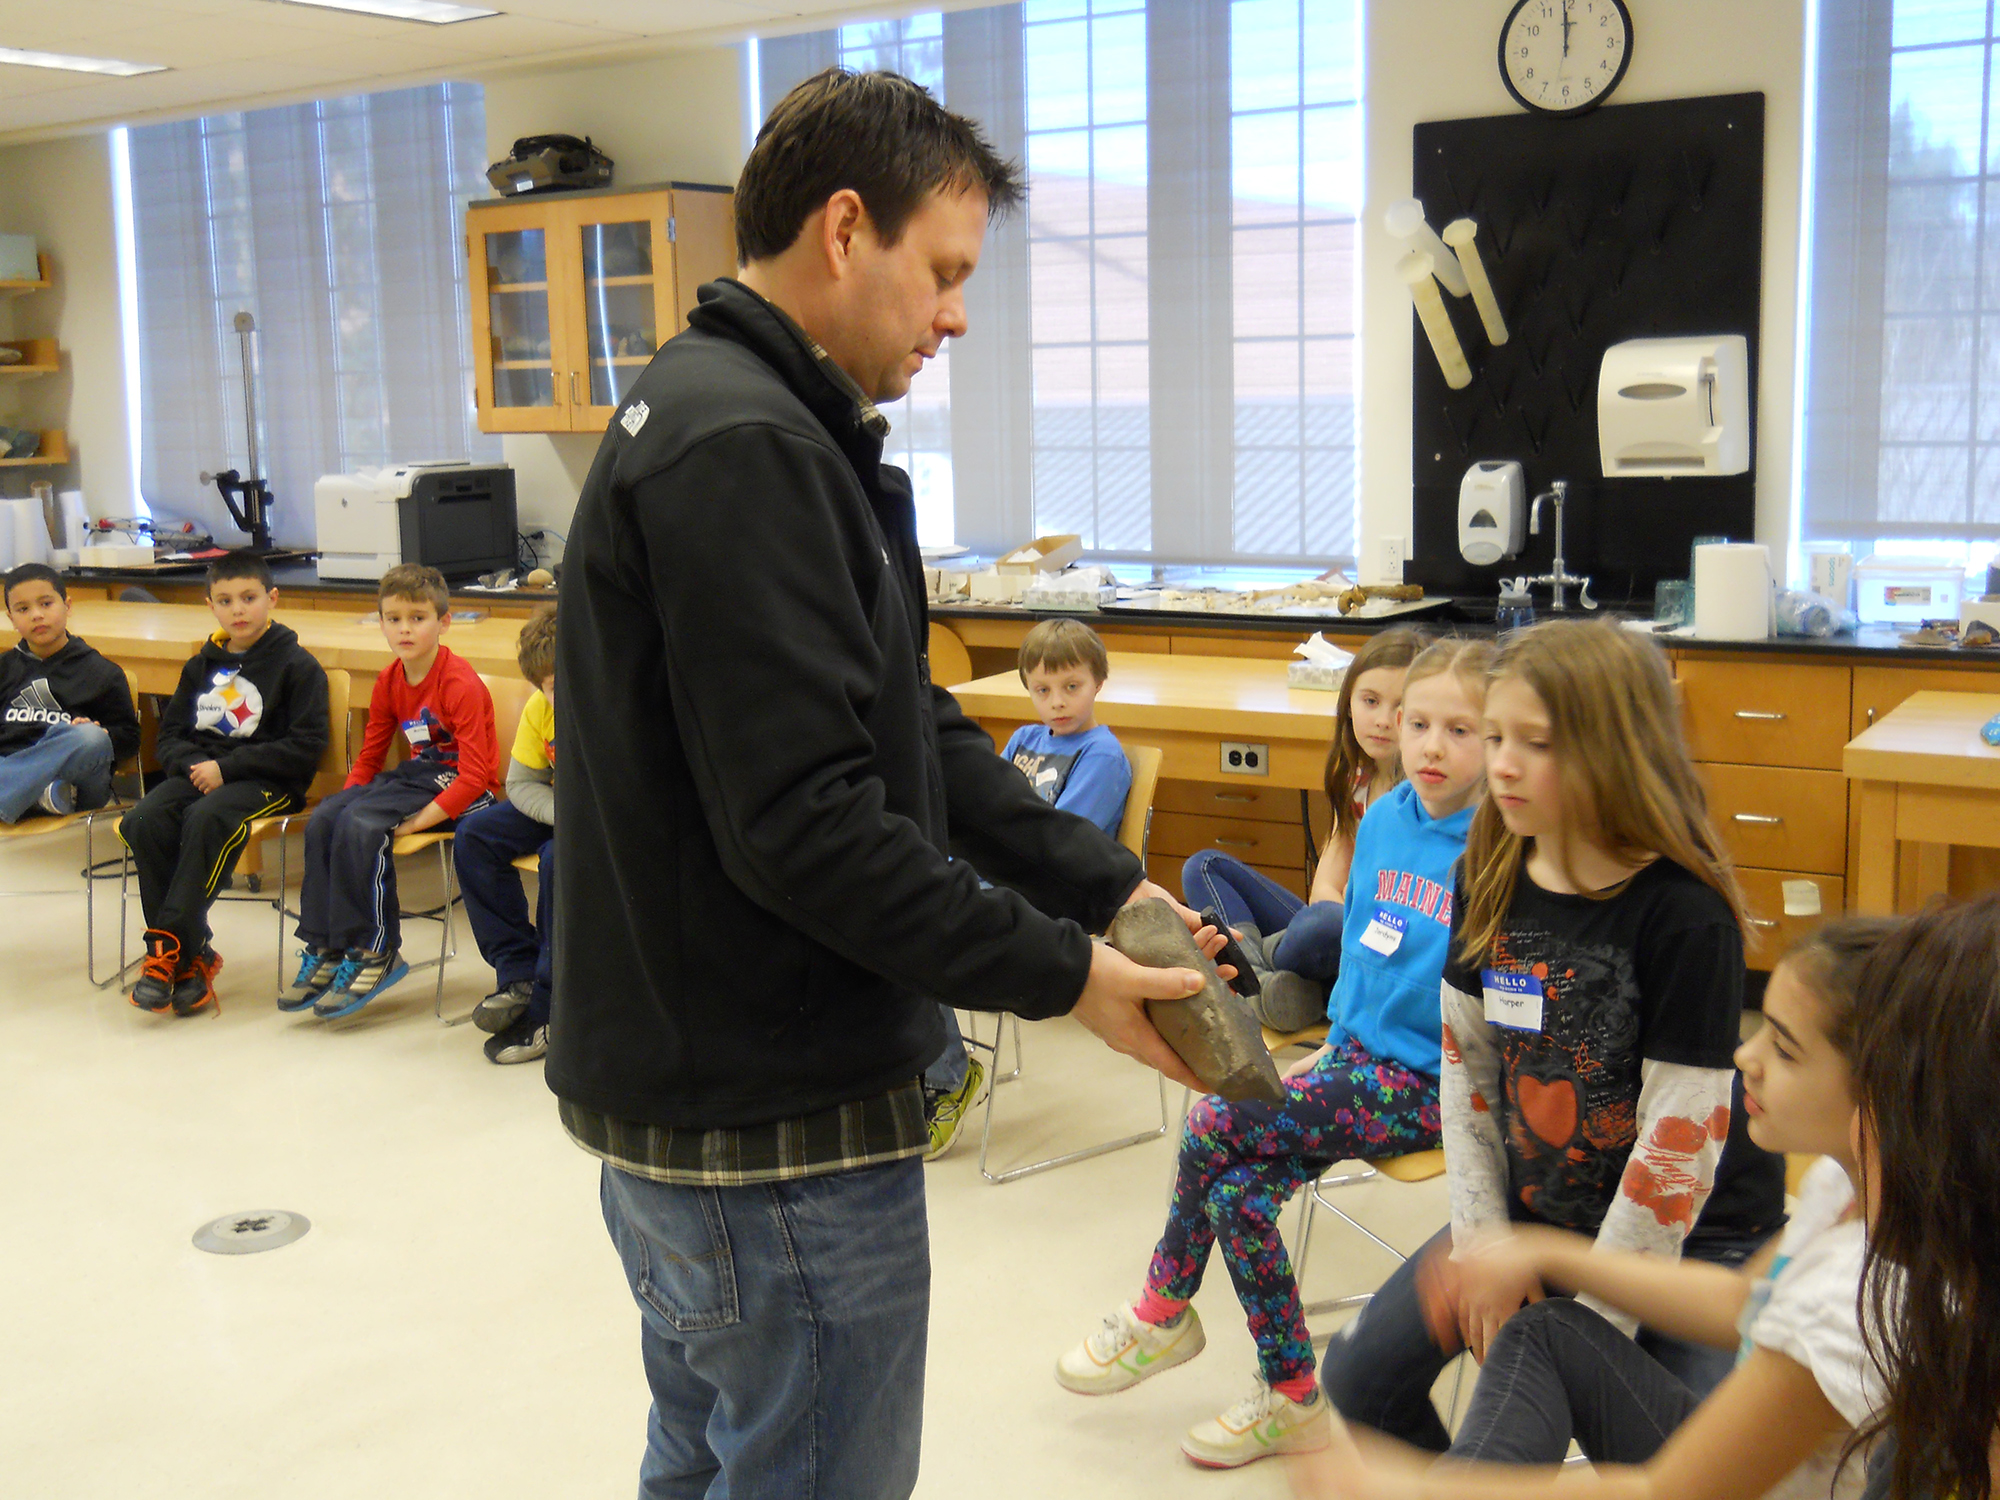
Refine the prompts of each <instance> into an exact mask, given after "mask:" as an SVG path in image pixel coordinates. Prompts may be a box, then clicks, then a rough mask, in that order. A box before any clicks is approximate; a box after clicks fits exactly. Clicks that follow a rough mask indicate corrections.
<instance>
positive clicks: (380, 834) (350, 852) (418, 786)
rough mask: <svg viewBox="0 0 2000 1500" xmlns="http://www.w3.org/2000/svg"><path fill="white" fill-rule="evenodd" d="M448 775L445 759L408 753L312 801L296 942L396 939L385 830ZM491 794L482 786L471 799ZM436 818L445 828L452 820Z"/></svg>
mask: <svg viewBox="0 0 2000 1500" xmlns="http://www.w3.org/2000/svg"><path fill="white" fill-rule="evenodd" d="M453 776H454V772H453V771H452V770H451V768H450V767H449V766H438V765H432V764H431V763H430V762H428V761H421V760H406V761H404V762H403V763H402V764H401V765H399V766H391V767H390V768H389V769H388V770H386V771H384V772H383V773H382V774H381V775H380V776H377V777H376V778H375V779H374V780H373V781H371V782H369V783H367V784H366V785H365V786H351V787H348V788H347V789H346V790H345V791H339V792H335V793H334V794H333V795H332V796H331V797H328V798H327V799H326V800H325V801H324V802H322V803H320V805H319V806H318V807H317V808H315V809H314V811H313V815H312V821H311V822H309V823H307V824H306V869H305V879H304V880H303V881H302V882H301V883H300V886H299V941H300V942H302V943H304V944H305V945H306V946H307V947H310V948H335V949H339V950H340V951H341V952H343V953H345V952H350V951H353V950H355V949H360V950H363V951H365V952H369V953H388V952H390V951H391V950H393V949H396V948H400V947H401V946H402V944H403V923H402V911H401V908H400V907H399V906H398V904H397V897H396V861H395V859H394V857H393V856H392V855H391V854H390V853H389V848H390V845H391V844H392V843H393V842H394V840H393V839H392V838H391V834H393V833H394V831H395V828H396V825H397V824H399V823H401V822H402V821H403V820H404V819H406V818H412V817H415V816H416V815H417V814H418V813H420V812H422V811H423V810H424V809H425V808H426V807H428V806H430V804H431V803H432V802H434V801H436V800H437V794H438V792H439V791H440V790H442V789H443V788H444V787H446V786H449V785H450V784H451V781H452V779H453ZM492 800H493V798H492V794H491V793H488V792H482V793H480V800H479V801H478V802H475V803H474V804H473V807H475V808H476V807H483V806H486V805H488V804H489V803H491V802H492ZM471 810H472V809H471V808H468V809H467V811H468V812H470V811H471ZM437 826H438V830H439V831H444V830H447V829H449V828H450V827H451V824H450V823H440V824H438V825H437Z"/></svg>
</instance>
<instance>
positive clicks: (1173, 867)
mask: <svg viewBox="0 0 2000 1500" xmlns="http://www.w3.org/2000/svg"><path fill="white" fill-rule="evenodd" d="M1186 863H1187V860H1186V859H1185V858H1179V857H1176V856H1174V855H1171V854H1155V853H1153V852H1152V851H1151V850H1148V851H1147V854H1146V878H1147V879H1148V880H1150V881H1152V882H1153V883H1154V884H1155V885H1162V886H1165V887H1166V888H1167V889H1168V890H1170V891H1172V892H1173V893H1174V894H1175V895H1176V896H1180V897H1181V899H1182V900H1186V899H1187V897H1186V895H1185V894H1184V893H1183V892H1182V890H1181V867H1182V866H1183V865H1185V864H1186ZM1250 868H1251V869H1253V870H1255V871H1256V872H1257V873H1258V874H1259V875H1262V876H1264V877H1265V878H1266V879H1268V880H1274V881H1276V882H1277V883H1278V884H1279V885H1281V886H1283V887H1284V888H1285V889H1286V890H1288V891H1290V892H1291V893H1292V894H1293V895H1294V896H1297V897H1298V898H1299V899H1300V900H1301V901H1303V900H1305V899H1306V873H1305V871H1304V870H1298V869H1292V870H1284V869H1279V868H1277V867H1276V866H1272V865H1252V866H1251V867H1250Z"/></svg>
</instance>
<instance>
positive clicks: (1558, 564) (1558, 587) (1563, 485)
mask: <svg viewBox="0 0 2000 1500" xmlns="http://www.w3.org/2000/svg"><path fill="white" fill-rule="evenodd" d="M1567 499H1569V481H1568V480H1567V479H1558V480H1555V481H1553V482H1552V483H1551V484H1550V485H1549V487H1548V488H1547V489H1545V490H1543V491H1542V492H1541V494H1539V495H1537V496H1535V500H1534V503H1533V504H1532V505H1531V506H1529V507H1528V535H1529V536H1540V535H1541V534H1542V502H1543V501H1544V500H1553V501H1555V503H1556V555H1555V557H1554V559H1553V560H1552V561H1551V562H1550V564H1549V571H1548V572H1546V573H1544V574H1542V575H1541V576H1540V577H1537V578H1530V579H1529V580H1528V582H1529V583H1531V584H1535V583H1546V584H1547V585H1549V602H1550V604H1552V605H1553V606H1554V607H1555V608H1557V609H1561V608H1562V607H1563V590H1564V589H1566V588H1568V587H1569V585H1571V584H1572V583H1574V584H1578V585H1580V587H1579V588H1578V590H1577V596H1576V602H1577V603H1578V604H1580V605H1582V606H1583V607H1584V608H1585V609H1595V608H1597V601H1596V600H1595V599H1593V598H1591V597H1590V580H1589V579H1588V578H1584V577H1580V576H1578V575H1577V574H1575V573H1572V572H1570V571H1569V569H1568V568H1566V567H1564V566H1563V502H1564V501H1566V500H1567Z"/></svg>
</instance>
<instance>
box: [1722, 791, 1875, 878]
mask: <svg viewBox="0 0 2000 1500" xmlns="http://www.w3.org/2000/svg"><path fill="white" fill-rule="evenodd" d="M1695 770H1696V772H1698V773H1699V774H1700V776H1701V779H1702V784H1703V785H1704V786H1706V787H1707V788H1708V811H1709V816H1710V817H1712V818H1714V819H1715V823H1716V826H1717V827H1718V828H1720V829H1721V830H1722V838H1723V842H1724V843H1725V844H1726V845H1727V846H1728V848H1729V855H1730V858H1731V859H1733V860H1735V861H1736V863H1737V864H1739V865H1750V866H1753V867H1756V868H1759V869H1766V870H1809V871H1811V872H1812V873H1814V874H1816V875H1842V874H1845V873H1846V870H1847V778H1846V777H1844V776H1842V775H1841V774H1840V773H1839V772H1838V771H1797V770H1788V769H1782V768H1779V767H1775V766H1716V765H1698V766H1696V767H1695Z"/></svg>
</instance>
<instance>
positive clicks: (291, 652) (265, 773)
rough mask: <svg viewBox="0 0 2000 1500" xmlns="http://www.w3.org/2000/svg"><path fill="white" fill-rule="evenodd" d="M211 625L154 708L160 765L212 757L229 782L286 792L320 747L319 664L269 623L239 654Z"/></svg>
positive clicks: (186, 764)
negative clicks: (161, 708)
mask: <svg viewBox="0 0 2000 1500" xmlns="http://www.w3.org/2000/svg"><path fill="white" fill-rule="evenodd" d="M228 642H229V638H228V636H227V635H224V634H222V633H220V632H218V633H217V634H216V635H215V636H214V637H213V638H212V639H211V640H210V641H209V642H208V643H207V644H206V645H204V646H203V647H202V648H201V650H200V652H199V653H198V654H196V655H195V656H193V657H190V658H189V660H188V663H187V665H186V666H184V667H182V668H181V680H180V683H179V685H178V686H176V687H175V688H174V696H173V698H172V700H171V701H169V702H168V704H167V707H166V712H164V713H162V714H161V715H160V745H159V752H160V767H161V769H162V770H164V771H165V772H166V773H167V774H168V775H170V776H185V775H187V773H188V772H189V771H190V770H192V769H193V768H194V767H195V766H198V765H200V764H201V762H203V761H205V760H212V761H214V762H215V763H216V765H217V766H218V767H219V768H220V769H221V771H222V779H223V780H224V781H225V782H230V781H262V782H265V783H268V784H269V785H270V786H272V787H274V788H276V789H277V790H279V791H281V792H284V793H286V794H287V795H289V796H292V797H303V796H304V795H305V794H306V789H307V788H308V787H309V786H311V785H312V779H313V773H314V772H315V771H317V770H318V769H319V758H320V757H321V756H322V755H324V754H325V753H326V739H327V732H328V726H327V722H326V669H325V668H324V667H322V666H321V665H320V664H319V663H318V662H317V661H315V660H314V659H313V657H312V655H311V654H310V653H309V652H307V650H306V648H305V647H303V646H301V645H300V644H299V637H298V633H297V632H296V631H294V630H292V629H291V627H289V626H286V625H279V624H276V623H273V624H272V625H271V626H270V628H269V629H267V630H266V631H265V632H264V633H263V635H261V636H260V637H258V640H257V644H256V645H254V646H252V647H251V648H250V649H249V650H248V651H245V652H244V653H243V654H242V655H241V656H238V655H235V654H234V653H232V652H231V651H230V649H229V644H228Z"/></svg>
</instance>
